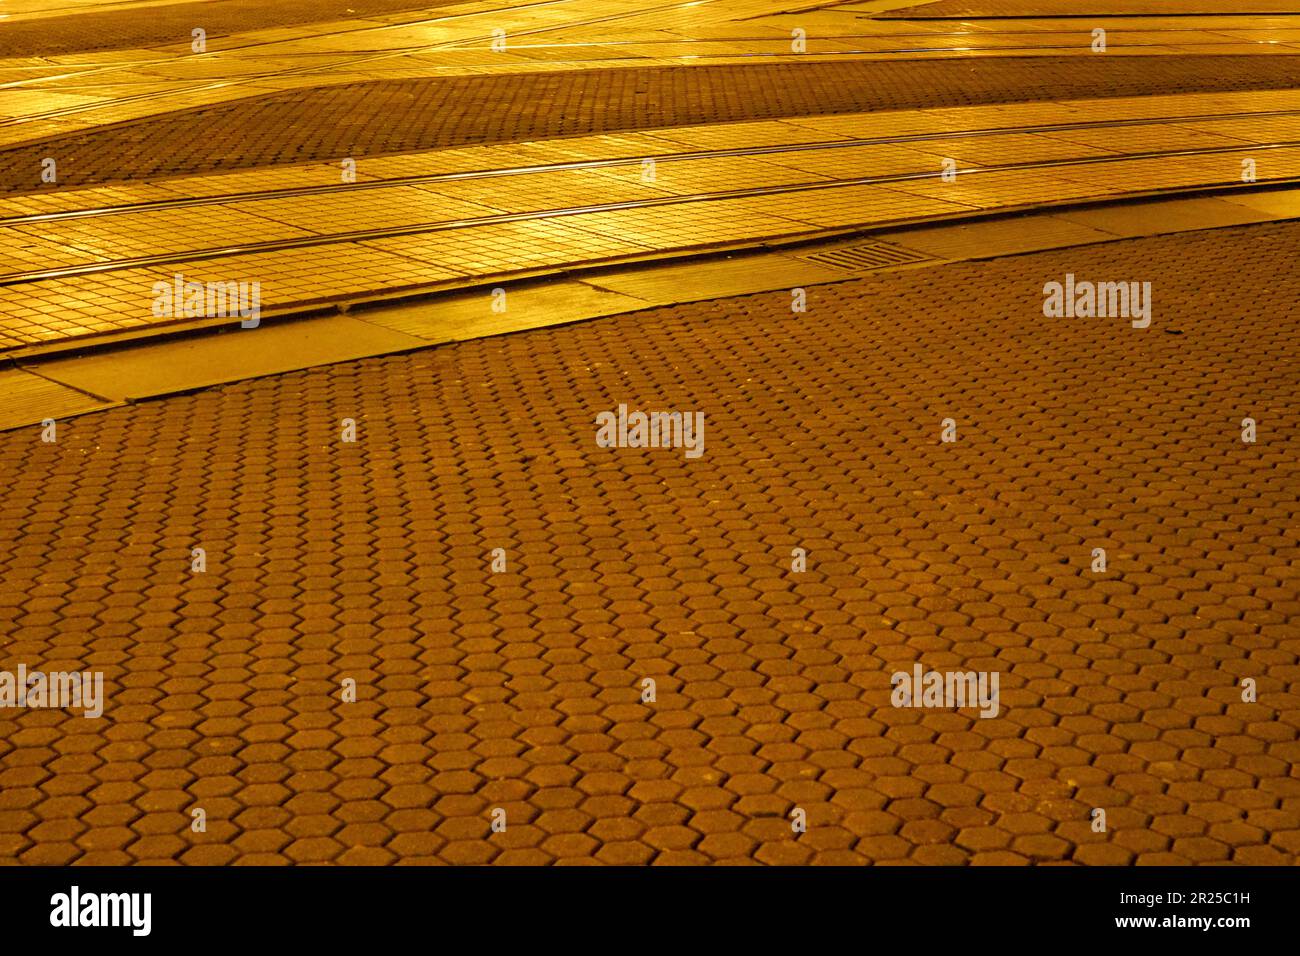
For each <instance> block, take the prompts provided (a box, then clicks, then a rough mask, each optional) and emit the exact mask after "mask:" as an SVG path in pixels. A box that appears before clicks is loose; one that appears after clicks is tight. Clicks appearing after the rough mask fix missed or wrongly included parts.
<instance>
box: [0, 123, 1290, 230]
mask: <svg viewBox="0 0 1300 956" xmlns="http://www.w3.org/2000/svg"><path fill="white" fill-rule="evenodd" d="M1288 116H1300V109H1293V110H1241V111H1236V112H1216V113H1187V114H1182V115H1177V116H1170V117H1161V118H1160V119H1151V118H1131V119H1120V120H1084V121H1079V122H1074V123H1048V124H1037V125H1020V126H990V127H982V128H980V129H973V130H947V131H941V132H927V133H904V134H895V135H890V136H871V137H853V138H849V139H841V140H820V141H812V142H806V143H782V144H767V145H763V146H737V147H730V148H727V149H706V150H687V151H681V152H676V153H654V154H651V153H647V154H643V155H637V156H623V157H615V158H605V159H589V160H574V161H572V162H564V163H542V164H531V165H521V166H509V167H502V168H500V169H480V170H464V171H457V172H444V173H428V174H424V175H415V176H395V177H388V178H385V179H377V180H366V181H361V182H353V183H342V182H339V183H319V184H314V185H306V186H290V187H283V188H279V189H265V190H246V191H241V192H232V193H218V194H213V195H207V196H181V197H177V198H174V199H160V200H155V201H150V202H141V203H123V204H120V205H116V206H99V207H90V208H86V209H68V210H58V211H55V212H46V213H29V214H25V215H21V216H10V217H4V218H0V228H3V227H6V226H17V225H25V224H31V223H42V222H58V221H62V220H69V219H93V218H101V217H106V216H118V215H125V214H131V213H139V212H152V211H158V210H165V209H184V208H188V207H195V206H214V205H225V204H228V203H240V202H257V201H259V200H270V199H291V198H294V197H298V196H317V195H337V194H342V193H350V192H365V191H370V190H376V189H391V188H396V187H399V186H418V185H427V184H431V183H439V182H456V181H462V180H474V179H491V178H497V177H505V176H518V175H527V174H532V173H540V172H551V171H561V170H582V169H604V168H617V167H622V166H639V165H640V164H641V163H643V162H644V161H645V160H646V159H647V158H652V159H654V161H655V162H656V163H673V162H685V161H690V160H702V159H727V158H738V157H753V156H767V155H780V154H783V153H791V152H803V151H808V150H819V151H820V150H836V149H852V148H856V147H863V146H893V145H904V144H908V143H921V142H930V141H952V140H958V141H960V140H965V139H979V138H983V137H988V136H1012V135H1026V134H1039V133H1065V132H1076V131H1084V130H1099V129H1131V128H1135V127H1143V126H1168V125H1170V124H1178V123H1206V122H1219V121H1225V120H1234V119H1276V118H1281V117H1288ZM1251 145H1252V144H1250V143H1248V142H1246V141H1243V142H1242V145H1241V146H1239V147H1238V146H1231V147H1224V149H1228V150H1231V149H1242V148H1250V147H1251ZM1114 158H1116V159H1123V158H1127V157H1126V155H1125V154H1116V156H1115V157H1114Z"/></svg>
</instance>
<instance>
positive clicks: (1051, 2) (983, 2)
mask: <svg viewBox="0 0 1300 956" xmlns="http://www.w3.org/2000/svg"><path fill="white" fill-rule="evenodd" d="M1295 12H1296V8H1295V4H1294V3H1293V2H1292V0H935V2H933V3H919V4H917V5H916V6H912V7H897V8H894V9H891V10H885V11H880V12H877V13H875V14H873V15H874V16H876V17H879V18H881V19H894V18H897V19H902V20H911V19H926V18H929V17H944V18H952V19H962V18H966V17H970V18H974V19H978V18H983V17H1082V16H1106V15H1120V16H1135V15H1138V14H1146V15H1149V16H1171V17H1175V16H1186V15H1188V14H1197V13H1199V14H1209V15H1216V14H1217V15H1241V14H1248V13H1259V14H1270V13H1295Z"/></svg>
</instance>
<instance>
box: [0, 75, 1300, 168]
mask: <svg viewBox="0 0 1300 956" xmlns="http://www.w3.org/2000/svg"><path fill="white" fill-rule="evenodd" d="M1297 85H1300V57H1289V56H1269V57H1255V56H1213V57H1196V56H1184V57H1177V58H1174V57H1123V58H1120V57H1110V58H1095V59H1089V60H1087V61H1081V60H1080V59H1079V58H1077V57H1029V58H1014V57H1007V58H989V59H979V60H972V61H958V60H913V61H901V62H892V63H878V62H871V63H863V62H856V63H849V62H837V63H799V64H753V65H747V66H696V67H654V68H644V69H642V68H628V69H619V70H606V71H574V72H560V73H542V74H528V75H508V76H473V77H450V78H441V79H412V80H394V81H381V82H373V83H361V84H351V85H344V86H333V87H326V88H320V89H303V90H300V91H295V92H292V93H283V94H278V95H274V96H267V97H262V98H254V99H247V100H240V101H238V102H234V103H229V104H225V105H221V106H215V107H209V108H204V109H197V110H190V111H182V112H176V113H170V114H167V115H166V116H162V117H159V118H156V119H150V120H147V121H139V122H131V123H124V124H119V125H114V126H107V127H103V128H100V129H97V130H94V131H92V132H88V133H82V134H77V135H70V136H63V137H57V138H54V139H47V140H43V141H41V142H39V143H35V144H32V145H24V146H22V147H19V148H14V149H7V150H0V184H2V185H3V188H4V189H5V190H7V191H12V192H33V191H39V190H40V189H42V188H47V189H48V188H49V187H48V186H47V187H42V186H41V184H40V182H39V178H38V176H37V175H36V174H35V173H34V172H33V171H35V170H40V168H41V160H42V159H43V158H45V157H47V156H53V157H56V158H57V159H58V169H59V184H60V186H61V187H66V186H76V185H84V184H89V183H98V182H111V181H118V180H120V181H132V180H136V179H141V178H145V177H149V176H161V175H173V174H183V173H194V172H207V171H212V170H221V169H238V168H249V167H254V166H263V165H273V164H276V163H291V162H301V161H306V160H316V159H321V160H336V159H338V158H339V157H340V156H354V157H360V156H374V155H378V154H384V153H396V152H405V151H414V150H420V149H433V148H438V147H442V146H455V145H462V144H466V143H498V142H512V141H519V140H525V139H531V138H543V137H555V136H566V135H577V134H586V133H597V132H609V131H615V130H627V129H649V128H653V127H656V126H671V125H684V124H690V123H719V122H727V121H730V120H744V119H764V118H777V117H784V116H810V115H823V114H832V113H845V112H857V111H863V110H874V109H914V108H919V107H926V106H950V105H963V104H976V103H1009V102H1023V101H1027V100H1034V99H1053V98H1056V99H1061V98H1083V97H1106V96H1133V95H1145V94H1155V93H1186V92H1196V91H1204V92H1214V91H1221V90H1256V89H1289V88H1293V87H1295V86H1297Z"/></svg>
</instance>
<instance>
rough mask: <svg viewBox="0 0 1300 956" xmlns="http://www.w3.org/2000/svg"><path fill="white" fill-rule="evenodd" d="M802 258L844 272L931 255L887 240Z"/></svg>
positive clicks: (919, 260)
mask: <svg viewBox="0 0 1300 956" xmlns="http://www.w3.org/2000/svg"><path fill="white" fill-rule="evenodd" d="M803 258H804V259H806V260H808V261H809V262H816V263H818V264H820V265H824V266H830V267H831V268H833V269H841V270H843V271H844V272H871V271H873V270H875V269H887V268H889V267H890V266H901V265H907V264H908V263H911V262H925V261H927V260H929V259H931V258H932V257H931V256H927V255H926V254H925V253H922V252H914V251H913V250H911V249H904V248H903V247H902V246H893V245H890V244H889V243H887V242H869V243H866V244H865V245H861V246H845V247H843V248H841V249H827V250H826V251H825V252H814V253H813V254H812V255H808V256H804V257H803Z"/></svg>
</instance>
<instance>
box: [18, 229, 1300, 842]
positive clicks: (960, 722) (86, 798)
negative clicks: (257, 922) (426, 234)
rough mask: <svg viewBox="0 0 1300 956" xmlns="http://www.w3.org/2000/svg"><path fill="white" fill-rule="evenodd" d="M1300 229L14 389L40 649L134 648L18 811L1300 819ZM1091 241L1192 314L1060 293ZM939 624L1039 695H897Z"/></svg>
mask: <svg viewBox="0 0 1300 956" xmlns="http://www.w3.org/2000/svg"><path fill="white" fill-rule="evenodd" d="M1298 249H1300V226H1296V225H1269V226H1258V227H1250V228H1240V229H1233V230H1226V231H1219V232H1214V233H1193V234H1184V235H1180V236H1176V237H1166V238H1158V239H1147V240H1140V241H1131V242H1122V243H1114V244H1110V245H1107V246H1102V247H1093V248H1084V249H1073V250H1067V251H1061V252H1053V253H1044V254H1035V255H1030V256H1024V257H1018V258H1012V259H1004V260H999V261H996V262H992V263H985V264H979V265H967V264H962V265H951V266H946V267H941V268H931V269H921V270H914V271H909V272H898V273H892V274H887V275H882V276H879V277H876V278H872V279H867V280H855V281H852V282H848V283H844V284H840V285H837V286H834V287H825V286H824V287H818V288H815V289H813V290H811V291H810V299H809V311H808V312H807V313H806V314H803V315H792V314H791V313H790V310H789V297H788V296H787V295H784V294H772V295H757V296H750V297H744V298H736V299H727V300H718V301H714V302H708V303H700V304H695V305H691V306H688V307H681V308H669V309H658V310H654V311H649V312H643V313H639V314H634V315H628V316H622V317H618V318H613V319H608V320H600V321H593V322H589V323H584V324H580V325H575V326H570V327H567V328H556V329H550V330H544V331H537V332H531V333H524V334H518V335H512V336H508V337H503V338H497V339H490V340H479V341H473V342H466V343H462V344H457V345H454V346H449V347H445V348H438V349H435V350H429V351H424V352H420V353H416V354H411V355H406V356H400V357H389V358H384V359H376V360H368V361H362V362H357V363H353V364H348V365H344V366H339V367H335V368H329V369H323V370H316V371H311V372H304V373H297V374H292V375H286V376H281V377H277V378H272V379H266V380H261V381H254V382H247V383H243V384H239V385H235V386H231V387H226V388H222V389H215V390H210V391H205V392H201V393H198V394H195V395H189V396H184V397H178V398H173V399H169V400H165V401H159V402H151V403H145V404H142V405H139V406H135V407H132V408H127V409H121V410H115V411H111V412H107V413H103V414H96V415H90V416H86V417H83V418H80V419H76V420H72V421H69V422H65V423H63V424H62V425H61V426H60V432H59V439H58V442H57V443H56V444H42V443H41V441H40V438H39V430H37V429H29V430H25V431H22V432H11V433H7V434H4V435H0V481H2V482H3V484H4V486H5V487H6V489H7V495H6V498H7V502H8V506H7V507H6V508H5V509H4V512H3V516H2V517H0V536H3V539H4V540H5V541H6V545H5V547H4V548H2V549H0V584H2V587H0V604H2V605H3V607H4V609H5V613H4V614H3V615H0V628H2V630H0V668H4V669H7V670H10V671H13V670H14V669H15V668H16V667H17V665H18V664H20V663H22V664H26V665H27V666H28V668H30V669H44V670H58V669H70V668H84V669H99V670H102V671H103V672H104V673H105V675H106V694H107V707H106V710H105V717H104V718H103V719H102V720H91V719H86V718H83V717H82V716H80V715H73V714H70V713H68V712H65V711H54V710H8V711H0V858H3V859H4V860H14V859H17V860H19V861H21V862H24V863H64V862H72V861H75V862H82V863H91V862H97V863H117V862H121V863H125V862H130V861H141V862H162V861H180V862H183V863H230V862H238V863H285V862H316V861H331V862H342V863H392V862H398V861H400V862H435V861H436V862H448V863H452V862H454V863H473V862H489V861H490V862H493V863H503V864H508V863H547V862H552V861H560V862H586V861H590V860H596V861H601V862H609V863H612V862H622V863H646V862H654V863H685V862H699V863H704V862H711V861H725V862H745V861H758V862H762V863H802V862H814V863H852V862H864V861H871V862H882V863H884V862H901V861H906V862H912V863H922V864H934V863H1003V862H1006V863H1023V862H1041V861H1056V860H1069V861H1074V862H1079V863H1087V864H1102V863H1132V862H1139V863H1213V862H1222V861H1232V862H1235V863H1294V862H1295V861H1296V856H1297V854H1300V775H1298V774H1297V771H1296V762H1297V757H1300V742H1298V741H1297V738H1298V734H1297V731H1298V729H1300V696H1298V693H1300V667H1298V666H1297V654H1298V653H1300V634H1298V633H1297V630H1296V622H1297V615H1298V614H1300V594H1298V592H1297V579H1298V574H1297V569H1298V568H1300V541H1298V540H1297V528H1298V527H1300V526H1298V525H1297V520H1296V519H1297V515H1298V514H1300V503H1298V498H1300V496H1298V494H1297V492H1298V491H1300V464H1298V463H1297V452H1300V436H1298V434H1297V426H1298V422H1297V404H1296V399H1297V384H1298V383H1300V335H1298V334H1297V333H1298V332H1300V311H1298V309H1297V304H1296V303H1297V302H1298V301H1300V275H1297V273H1296V271H1295V269H1294V261H1295V256H1296V253H1297V250H1298ZM1243 263H1248V264H1249V267H1248V268H1247V267H1243ZM1066 272H1073V273H1074V274H1076V275H1077V276H1079V277H1080V278H1093V279H1106V278H1111V279H1147V280H1150V281H1152V282H1153V283H1154V288H1153V298H1154V303H1155V307H1154V319H1153V322H1152V326H1151V328H1149V329H1146V330H1135V329H1132V328H1130V327H1129V324H1128V322H1127V321H1125V320H1123V319H1091V320H1090V319H1049V318H1044V317H1043V315H1042V294H1041V290H1042V286H1043V283H1044V282H1046V281H1049V280H1060V279H1061V278H1062V277H1063V276H1064V274H1065V273H1066ZM1264 276H1267V277H1269V278H1268V281H1267V282H1262V281H1260V277H1264ZM485 308H486V303H485ZM250 334H251V333H250ZM846 345H847V346H848V347H846ZM619 402H626V403H628V404H629V405H630V406H632V407H635V408H641V409H662V408H668V407H675V408H679V409H687V410H700V411H703V412H704V413H705V415H706V433H705V453H704V455H703V457H701V458H699V459H698V460H693V461H690V460H685V459H684V458H683V456H682V454H681V453H680V452H673V451H669V450H659V451H649V450H631V449H625V450H605V449H601V448H598V447H597V446H596V444H595V441H594V431H595V429H594V424H593V423H594V419H595V415H596V414H597V412H599V411H602V410H607V409H612V408H614V407H615V406H616V405H617V404H618V403H619ZM1247 415H1250V416H1253V417H1254V418H1256V419H1257V421H1258V423H1259V440H1258V442H1257V443H1256V444H1253V445H1251V444H1244V443H1243V442H1242V441H1241V438H1240V422H1241V419H1242V418H1243V417H1245V416H1247ZM945 417H952V418H953V419H955V420H956V422H957V424H958V441H957V442H956V443H955V444H951V445H945V444H941V443H940V442H939V440H938V439H939V430H940V421H941V419H943V418H945ZM344 418H353V419H355V420H356V422H357V423H358V441H357V442H356V443H353V444H347V443H342V442H340V441H339V431H338V428H339V422H340V420H341V419H344ZM196 546H201V547H203V548H205V549H206V550H207V562H208V563H207V570H206V572H205V573H202V574H196V573H191V571H190V560H191V558H190V555H191V548H193V547H196ZM796 546H797V547H803V548H806V549H807V550H808V558H809V565H808V569H807V571H806V572H804V573H802V574H795V573H792V572H791V570H790V565H789V560H790V554H791V549H792V548H794V547H796ZM497 547H501V548H504V549H506V552H507V561H508V565H507V570H506V571H505V572H504V573H500V574H492V573H489V552H490V551H491V549H493V548H497ZM1094 547H1104V548H1106V549H1107V550H1108V552H1109V569H1108V571H1107V573H1105V574H1102V575H1094V574H1093V573H1092V572H1091V571H1090V568H1089V565H1090V560H1091V559H1090V554H1091V549H1093V548H1094ZM916 661H919V662H921V663H922V664H923V665H924V666H925V667H926V668H927V669H937V670H951V669H975V670H996V671H997V672H999V673H1000V675H1001V713H1000V714H999V715H998V716H997V717H996V718H994V719H980V718H979V717H978V716H976V715H975V712H973V711H970V710H964V711H956V710H946V709H932V710H919V709H896V708H894V707H891V706H890V702H889V701H890V674H891V673H892V672H893V671H895V670H910V668H911V666H912V664H913V662H916ZM646 677H652V678H654V679H655V680H656V681H657V682H658V694H657V700H656V701H655V702H654V703H652V704H643V703H642V702H641V697H640V693H641V681H642V680H643V679H644V678H646ZM1247 677H1249V678H1252V679H1254V680H1255V681H1257V682H1258V692H1259V699H1258V702H1256V703H1243V702H1242V697H1241V691H1240V688H1239V687H1238V683H1239V681H1240V680H1241V679H1243V678H1247ZM346 678H352V679H354V680H355V681H356V682H357V686H358V698H359V699H358V700H357V701H356V702H355V703H344V702H343V701H341V700H340V686H341V682H342V681H343V680H344V679H346ZM796 806H797V807H801V808H803V809H804V810H805V811H806V813H807V817H808V822H809V830H808V832H807V833H805V834H801V835H797V836H796V835H795V834H793V833H792V832H791V829H790V826H789V823H788V819H787V816H788V814H789V813H790V812H791V810H792V809H793V808H794V807H796ZM196 807H201V808H202V809H204V811H205V812H206V815H207V832H206V833H192V832H191V831H190V820H191V816H190V813H191V810H192V809H194V808H196ZM495 807H502V808H504V809H505V810H506V811H507V820H508V829H507V831H506V832H505V833H498V834H492V833H490V832H489V824H490V820H489V813H490V811H491V810H492V808H495ZM1093 808H1103V809H1105V810H1106V812H1107V820H1108V830H1107V832H1106V833H1094V832H1093V831H1092V829H1091V828H1090V826H1089V814H1090V812H1091V810H1092V809H1093Z"/></svg>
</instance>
